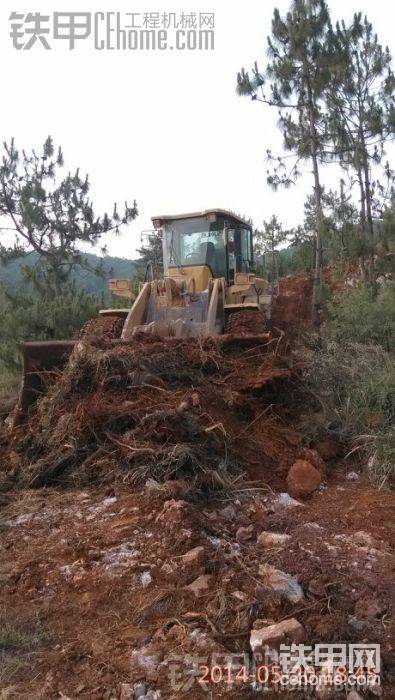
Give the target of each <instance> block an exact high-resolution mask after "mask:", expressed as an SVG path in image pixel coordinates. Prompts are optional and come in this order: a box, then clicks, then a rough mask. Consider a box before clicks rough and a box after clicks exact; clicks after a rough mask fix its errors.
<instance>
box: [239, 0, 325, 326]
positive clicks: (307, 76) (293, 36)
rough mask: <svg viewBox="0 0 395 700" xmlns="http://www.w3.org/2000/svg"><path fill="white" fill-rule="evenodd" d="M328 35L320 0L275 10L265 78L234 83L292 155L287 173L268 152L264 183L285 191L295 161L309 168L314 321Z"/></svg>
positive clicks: (242, 76)
mask: <svg viewBox="0 0 395 700" xmlns="http://www.w3.org/2000/svg"><path fill="white" fill-rule="evenodd" d="M331 31H332V30H331V25H330V19H329V11H328V8H327V5H326V2H325V0H293V1H292V4H291V7H290V10H289V12H288V13H287V14H286V16H285V17H284V18H283V17H281V15H280V13H279V11H278V10H277V9H276V10H275V11H274V16H273V20H272V33H271V36H270V37H268V53H269V64H268V66H267V70H266V71H265V75H263V74H262V73H260V72H259V70H258V66H257V64H256V63H255V65H254V68H253V75H252V78H251V79H250V76H249V74H248V73H247V72H246V71H244V69H243V70H242V71H241V72H240V73H239V74H238V79H237V90H238V93H239V94H249V95H250V96H251V97H252V99H254V100H258V101H262V102H265V103H266V104H269V105H271V106H274V107H276V108H277V109H278V111H279V127H280V129H281V131H282V134H283V137H284V149H285V150H286V151H289V152H290V153H291V155H292V156H293V165H292V167H291V168H288V169H287V167H286V164H285V159H284V158H281V157H279V158H274V157H273V155H272V154H271V152H270V150H269V151H268V158H269V159H270V160H271V162H272V164H274V168H273V169H272V171H268V177H267V180H268V183H269V184H270V185H271V186H272V187H273V188H275V189H276V188H277V187H278V186H279V185H284V186H286V187H288V186H290V185H291V184H293V183H294V182H295V180H296V178H297V177H298V176H299V175H300V171H299V165H300V163H301V162H303V161H310V163H311V165H312V171H313V179H314V199H315V208H316V221H317V226H316V231H315V272H314V293H313V309H312V312H313V319H314V320H315V321H317V320H318V306H319V298H320V289H321V270H322V236H323V233H324V227H325V220H324V214H323V207H322V187H321V182H320V163H321V161H322V160H323V159H324V157H325V147H326V143H327V130H326V114H325V104H324V102H323V98H324V94H325V90H326V87H327V85H328V82H329V80H330V75H331V64H332V62H333V61H334V60H335V57H336V56H335V54H334V53H333V47H334V44H333V42H329V41H328V36H329V35H330V34H331ZM337 58H338V57H337ZM266 80H268V81H269V83H270V92H269V94H268V95H266V93H265V91H264V85H265V82H266Z"/></svg>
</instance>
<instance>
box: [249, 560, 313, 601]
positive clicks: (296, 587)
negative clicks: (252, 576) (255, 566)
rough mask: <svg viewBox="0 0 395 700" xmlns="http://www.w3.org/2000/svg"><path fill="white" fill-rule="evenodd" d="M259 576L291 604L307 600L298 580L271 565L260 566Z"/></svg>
mask: <svg viewBox="0 0 395 700" xmlns="http://www.w3.org/2000/svg"><path fill="white" fill-rule="evenodd" d="M259 575H260V576H262V578H263V579H264V583H265V584H266V585H267V586H269V588H271V589H272V590H273V591H275V592H276V593H279V594H280V595H282V596H283V597H284V598H287V600H289V601H290V602H291V603H301V602H302V601H303V600H304V599H305V598H304V595H303V590H302V588H301V586H300V584H299V583H298V581H297V579H296V578H295V577H294V576H291V575H290V574H286V573H285V572H284V571H280V569H275V568H274V566H270V564H260V565H259Z"/></svg>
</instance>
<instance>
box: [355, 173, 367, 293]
mask: <svg viewBox="0 0 395 700" xmlns="http://www.w3.org/2000/svg"><path fill="white" fill-rule="evenodd" d="M357 177H358V184H359V191H360V194H361V198H360V212H359V229H360V233H361V240H362V241H363V238H364V236H365V233H366V194H365V185H364V181H363V176H362V168H361V167H360V166H359V165H358V166H357ZM360 268H361V276H362V282H363V284H364V286H365V287H367V285H368V280H369V274H368V270H367V269H366V264H365V255H364V253H363V252H362V255H361V256H360Z"/></svg>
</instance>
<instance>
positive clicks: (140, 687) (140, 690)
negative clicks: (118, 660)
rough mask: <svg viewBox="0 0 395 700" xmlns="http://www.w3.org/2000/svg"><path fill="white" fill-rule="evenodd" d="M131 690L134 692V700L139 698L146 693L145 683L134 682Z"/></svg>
mask: <svg viewBox="0 0 395 700" xmlns="http://www.w3.org/2000/svg"><path fill="white" fill-rule="evenodd" d="M133 692H134V696H133V698H134V700H139V698H142V697H143V696H144V695H146V694H147V686H146V684H145V683H135V684H134V686H133Z"/></svg>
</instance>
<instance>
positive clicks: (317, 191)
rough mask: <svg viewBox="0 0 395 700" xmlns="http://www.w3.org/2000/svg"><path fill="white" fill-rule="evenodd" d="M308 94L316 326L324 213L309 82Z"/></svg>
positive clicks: (316, 320)
mask: <svg viewBox="0 0 395 700" xmlns="http://www.w3.org/2000/svg"><path fill="white" fill-rule="evenodd" d="M307 94H308V104H309V108H308V111H309V128H310V148H311V160H312V163H313V176H314V197H315V207H316V220H317V230H316V234H315V263H314V279H313V300H312V301H313V303H312V310H311V311H312V320H313V323H314V325H316V326H318V324H319V314H318V312H319V305H320V296H321V286H322V233H323V230H324V212H323V209H322V196H321V184H320V175H319V169H318V158H317V131H316V128H315V119H314V101H313V93H312V90H311V85H310V82H309V81H307Z"/></svg>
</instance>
